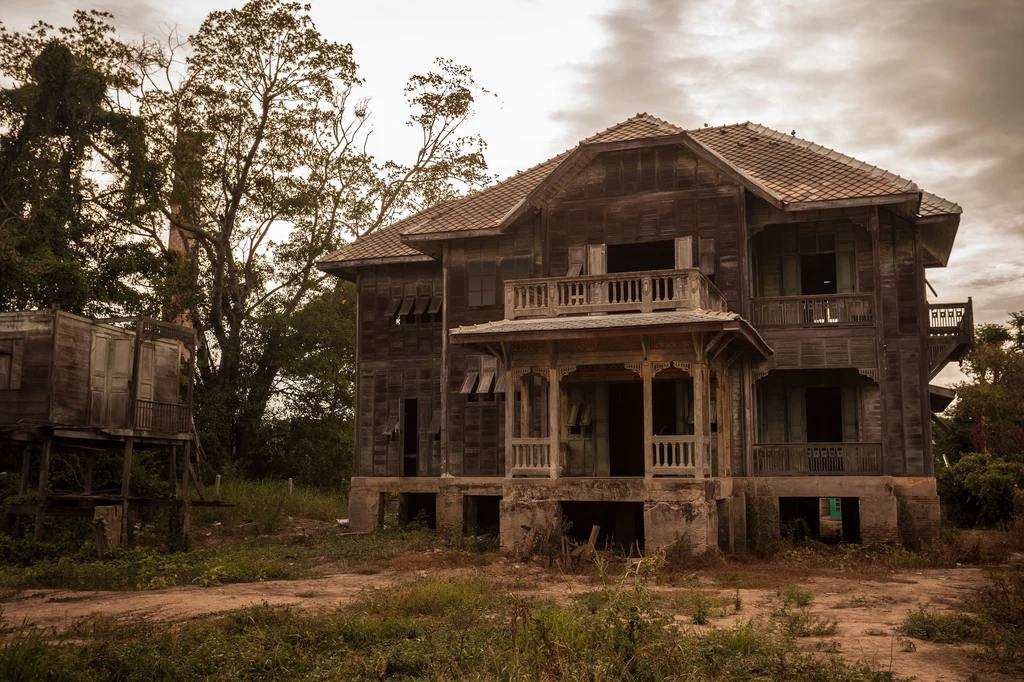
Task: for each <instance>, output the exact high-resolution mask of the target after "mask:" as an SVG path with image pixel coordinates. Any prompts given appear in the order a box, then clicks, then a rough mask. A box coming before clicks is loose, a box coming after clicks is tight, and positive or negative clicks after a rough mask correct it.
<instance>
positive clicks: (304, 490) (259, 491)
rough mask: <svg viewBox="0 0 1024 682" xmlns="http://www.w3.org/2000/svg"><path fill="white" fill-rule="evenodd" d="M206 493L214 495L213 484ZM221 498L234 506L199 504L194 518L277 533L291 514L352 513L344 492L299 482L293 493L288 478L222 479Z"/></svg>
mask: <svg viewBox="0 0 1024 682" xmlns="http://www.w3.org/2000/svg"><path fill="white" fill-rule="evenodd" d="M203 496H204V497H205V498H206V499H207V500H210V499H213V486H212V485H211V486H204V487H203ZM220 499H221V502H225V503H227V504H230V505H233V506H231V507H195V508H193V510H192V518H193V519H194V520H195V521H196V522H198V523H200V524H202V523H213V522H214V521H220V522H221V523H223V524H224V525H225V526H228V525H231V526H234V527H238V526H241V525H242V524H252V526H253V529H254V530H255V531H257V532H260V533H276V532H278V531H279V530H281V529H282V527H283V526H284V524H285V522H286V521H287V519H288V517H292V518H293V519H312V520H314V521H325V522H328V523H331V522H334V521H335V520H336V519H342V518H346V517H347V516H348V499H347V498H346V497H345V495H344V494H342V493H341V492H336V491H324V490H320V489H317V488H309V487H306V486H299V485H296V486H294V487H293V488H292V493H291V495H289V494H288V481H243V480H226V481H222V482H221V486H220Z"/></svg>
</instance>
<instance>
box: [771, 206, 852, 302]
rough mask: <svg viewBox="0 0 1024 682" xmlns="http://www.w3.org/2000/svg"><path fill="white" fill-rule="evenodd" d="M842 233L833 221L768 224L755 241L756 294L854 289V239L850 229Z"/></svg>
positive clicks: (808, 293)
mask: <svg viewBox="0 0 1024 682" xmlns="http://www.w3.org/2000/svg"><path fill="white" fill-rule="evenodd" d="M841 236H843V237H844V239H843V240H838V239H837V230H836V227H835V226H834V225H833V224H832V223H826V224H823V225H805V226H800V227H799V228H795V227H791V226H786V227H772V226H769V227H768V228H766V229H765V230H764V231H763V232H762V233H760V234H759V235H757V237H756V240H755V241H754V243H753V267H754V270H755V274H754V290H755V296H766V297H772V296H828V295H832V294H850V293H855V292H856V291H857V288H858V287H857V259H856V253H855V248H854V240H853V238H852V236H851V235H850V234H849V233H844V234H842V235H841ZM837 242H838V243H837Z"/></svg>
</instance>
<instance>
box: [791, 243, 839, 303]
mask: <svg viewBox="0 0 1024 682" xmlns="http://www.w3.org/2000/svg"><path fill="white" fill-rule="evenodd" d="M800 289H801V292H802V293H803V294H804V296H821V295H824V294H834V293H836V292H837V291H838V290H839V289H838V288H837V284H836V254H835V253H814V254H804V255H803V256H800Z"/></svg>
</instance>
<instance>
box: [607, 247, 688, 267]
mask: <svg viewBox="0 0 1024 682" xmlns="http://www.w3.org/2000/svg"><path fill="white" fill-rule="evenodd" d="M675 263H676V255H675V242H674V241H672V240H671V239H669V240H665V241H657V242H640V243H634V244H609V245H608V264H607V272H609V273H616V272H641V271H644V270H672V269H673V268H675Z"/></svg>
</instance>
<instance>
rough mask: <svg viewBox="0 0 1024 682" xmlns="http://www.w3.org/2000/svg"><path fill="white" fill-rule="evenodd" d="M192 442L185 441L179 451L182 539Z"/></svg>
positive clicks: (185, 533)
mask: <svg viewBox="0 0 1024 682" xmlns="http://www.w3.org/2000/svg"><path fill="white" fill-rule="evenodd" d="M191 449H192V442H191V441H187V442H186V443H185V446H184V447H183V448H182V452H181V535H182V539H183V540H184V541H185V542H187V541H188V522H189V513H188V512H189V509H188V469H189V467H190V466H191V463H190V462H189V460H190V456H191Z"/></svg>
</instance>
